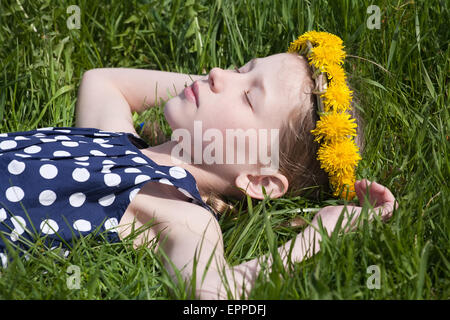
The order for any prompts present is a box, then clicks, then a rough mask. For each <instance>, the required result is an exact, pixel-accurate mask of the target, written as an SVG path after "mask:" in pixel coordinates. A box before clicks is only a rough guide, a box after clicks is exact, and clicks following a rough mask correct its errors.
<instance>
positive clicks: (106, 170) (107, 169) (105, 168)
mask: <svg viewBox="0 0 450 320" xmlns="http://www.w3.org/2000/svg"><path fill="white" fill-rule="evenodd" d="M112 167H114V165H113V164H108V165H105V166H103V168H102V173H111V170H109V169H111V168H112Z"/></svg>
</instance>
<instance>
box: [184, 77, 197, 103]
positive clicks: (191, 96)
mask: <svg viewBox="0 0 450 320" xmlns="http://www.w3.org/2000/svg"><path fill="white" fill-rule="evenodd" d="M184 95H185V96H186V99H188V100H189V101H191V102H192V103H195V105H196V106H197V107H198V83H197V81H195V82H194V83H193V84H192V86H190V87H186V88H184Z"/></svg>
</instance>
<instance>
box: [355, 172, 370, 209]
mask: <svg viewBox="0 0 450 320" xmlns="http://www.w3.org/2000/svg"><path fill="white" fill-rule="evenodd" d="M369 184H370V181H369V180H367V179H362V180H360V181H357V182H356V183H355V192H356V195H357V196H358V199H359V204H360V205H361V206H363V205H364V202H365V198H366V194H367V188H368V185H369Z"/></svg>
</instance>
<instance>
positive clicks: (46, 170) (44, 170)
mask: <svg viewBox="0 0 450 320" xmlns="http://www.w3.org/2000/svg"><path fill="white" fill-rule="evenodd" d="M39 173H40V174H41V176H42V177H43V178H45V179H53V178H54V177H56V175H57V174H58V169H57V168H56V167H55V166H54V165H53V164H44V165H42V166H41V168H40V169H39Z"/></svg>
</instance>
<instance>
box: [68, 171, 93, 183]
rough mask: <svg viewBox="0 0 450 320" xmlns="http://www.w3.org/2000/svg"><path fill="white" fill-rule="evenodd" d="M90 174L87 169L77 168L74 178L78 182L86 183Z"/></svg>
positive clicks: (73, 173)
mask: <svg viewBox="0 0 450 320" xmlns="http://www.w3.org/2000/svg"><path fill="white" fill-rule="evenodd" d="M89 177H90V174H89V171H88V170H87V169H85V168H76V169H75V170H73V172H72V178H73V180H75V181H78V182H85V181H87V180H88V179H89Z"/></svg>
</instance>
